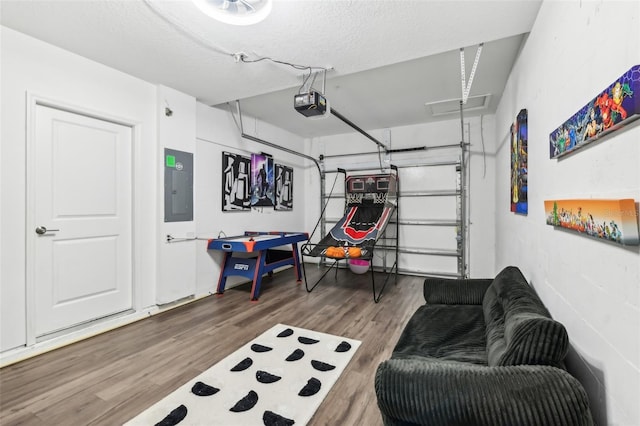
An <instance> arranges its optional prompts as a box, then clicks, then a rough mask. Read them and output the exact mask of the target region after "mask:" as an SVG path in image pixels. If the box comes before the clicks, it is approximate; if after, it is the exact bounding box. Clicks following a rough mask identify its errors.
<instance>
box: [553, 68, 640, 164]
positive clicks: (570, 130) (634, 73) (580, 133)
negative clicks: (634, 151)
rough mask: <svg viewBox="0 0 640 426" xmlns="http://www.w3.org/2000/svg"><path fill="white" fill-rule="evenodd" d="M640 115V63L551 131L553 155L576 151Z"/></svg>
mask: <svg viewBox="0 0 640 426" xmlns="http://www.w3.org/2000/svg"><path fill="white" fill-rule="evenodd" d="M638 118H640V65H635V66H633V67H631V69H629V71H627V72H626V73H624V74H622V75H621V76H620V77H619V78H618V79H616V81H614V82H613V83H611V84H610V85H609V87H607V88H606V89H604V90H603V91H602V92H600V93H599V94H598V95H597V96H596V97H595V98H593V99H592V100H591V101H590V102H589V103H588V104H586V105H585V106H583V107H582V108H580V110H579V111H578V112H576V113H575V114H574V115H573V116H571V117H570V118H569V119H568V120H567V121H565V122H564V123H562V124H561V125H560V127H558V128H557V129H555V130H554V131H553V132H551V134H550V135H549V157H550V158H557V157H560V156H562V155H564V154H568V153H569V152H572V151H575V150H576V149H578V148H581V147H583V146H585V145H587V144H588V143H590V142H593V141H595V140H597V139H600V138H602V137H604V136H606V135H609V134H611V133H613V132H615V131H616V130H618V129H620V128H623V127H625V126H627V125H629V124H630V123H632V122H633V121H635V120H637V119H638Z"/></svg>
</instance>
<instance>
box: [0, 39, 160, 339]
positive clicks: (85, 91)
mask: <svg viewBox="0 0 640 426" xmlns="http://www.w3.org/2000/svg"><path fill="white" fill-rule="evenodd" d="M0 31H1V32H0V35H1V43H2V49H1V51H2V52H1V55H2V57H1V60H2V76H1V91H2V101H1V102H2V130H1V132H2V133H1V135H2V145H1V151H2V158H3V160H5V162H4V163H3V164H2V167H1V174H2V180H1V185H2V187H1V191H0V192H1V195H0V196H1V198H2V204H1V205H2V211H1V216H2V221H1V226H2V228H1V230H0V232H1V235H2V237H1V238H0V244H1V245H2V251H1V252H2V259H1V264H2V271H1V281H0V304H1V306H0V308H1V309H0V327H1V329H0V349H1V350H2V351H6V350H9V349H12V348H16V347H19V346H23V345H25V343H26V319H25V318H26V310H25V306H26V299H25V298H26V295H25V292H26V283H25V280H26V277H25V268H26V264H27V258H26V254H25V250H26V248H25V238H26V237H25V236H26V235H27V232H32V230H31V229H26V226H27V224H26V219H25V218H26V208H27V205H26V189H25V188H26V177H27V170H26V167H25V165H26V155H27V152H26V129H27V113H26V111H27V105H26V102H27V94H28V93H29V94H32V95H36V96H39V97H43V98H47V99H49V100H50V101H52V102H54V103H58V104H64V105H67V106H72V107H77V108H79V109H82V110H86V111H91V112H92V113H95V114H97V115H105V116H109V117H119V118H121V119H122V120H123V121H126V122H129V123H135V130H134V162H135V174H134V182H135V183H134V185H135V187H134V192H135V194H136V199H135V200H134V211H135V217H134V229H135V231H134V232H135V234H134V239H135V241H134V256H135V259H134V262H135V282H136V288H135V304H136V307H137V308H141V307H144V306H149V305H151V304H152V303H154V286H155V278H156V255H155V253H154V251H153V250H151V251H149V250H147V249H146V248H147V247H149V246H151V247H154V246H155V244H156V228H155V226H156V225H155V217H156V209H155V205H156V184H155V183H156V166H155V161H154V159H155V158H156V156H157V154H156V152H157V151H156V145H155V138H156V127H155V126H156V124H155V123H156V121H155V99H156V90H155V87H154V86H153V85H151V84H149V83H146V82H144V81H141V80H139V79H136V78H133V77H131V76H129V75H126V74H123V73H121V72H118V71H115V70H113V69H110V68H107V67H105V66H103V65H101V64H98V63H95V62H92V61H89V60H87V59H85V58H82V57H80V56H77V55H74V54H71V53H69V52H66V51H64V50H61V49H59V48H56V47H53V46H51V45H48V44H46V43H42V42H40V41H38V40H36V39H33V38H31V37H28V36H25V35H23V34H20V33H18V32H15V31H13V30H10V29H7V28H4V27H1V28H0ZM7 160H8V161H7Z"/></svg>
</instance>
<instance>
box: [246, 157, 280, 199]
mask: <svg viewBox="0 0 640 426" xmlns="http://www.w3.org/2000/svg"><path fill="white" fill-rule="evenodd" d="M273 173H274V171H273V158H272V157H270V156H268V155H265V154H251V206H252V207H253V206H255V207H274V206H275V202H274V188H273Z"/></svg>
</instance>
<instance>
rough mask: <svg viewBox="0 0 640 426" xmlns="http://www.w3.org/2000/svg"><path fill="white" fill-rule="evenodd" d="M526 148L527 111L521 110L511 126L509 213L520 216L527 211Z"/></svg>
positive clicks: (527, 144)
mask: <svg viewBox="0 0 640 426" xmlns="http://www.w3.org/2000/svg"><path fill="white" fill-rule="evenodd" d="M528 146H529V138H528V136H527V110H526V109H523V110H520V112H519V113H518V116H517V117H516V121H515V123H513V125H512V126H511V211H512V212H514V213H520V214H527V213H528V211H529V203H528V201H527V200H528V196H527V191H528V189H529V186H528V185H527V176H528V170H529V167H528V164H527V157H528Z"/></svg>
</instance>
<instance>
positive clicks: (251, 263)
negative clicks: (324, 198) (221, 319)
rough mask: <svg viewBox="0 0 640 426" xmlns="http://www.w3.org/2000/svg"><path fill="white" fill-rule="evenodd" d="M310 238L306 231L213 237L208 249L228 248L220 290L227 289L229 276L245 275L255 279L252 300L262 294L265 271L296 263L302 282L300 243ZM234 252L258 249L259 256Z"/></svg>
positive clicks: (296, 270)
mask: <svg viewBox="0 0 640 426" xmlns="http://www.w3.org/2000/svg"><path fill="white" fill-rule="evenodd" d="M308 239H309V234H307V233H306V232H292V233H284V232H245V234H244V235H240V236H235V237H225V238H216V239H211V240H209V242H208V243H207V250H222V251H224V260H223V261H222V267H221V268H220V278H219V279H218V287H217V293H218V294H220V295H222V294H223V293H224V289H225V285H226V282H227V277H230V276H241V277H245V278H248V279H250V280H252V282H253V284H252V287H251V301H254V302H255V301H257V300H258V298H259V297H260V284H261V283H262V276H263V275H264V274H269V275H271V274H273V271H274V270H275V269H277V268H280V267H283V266H288V265H293V268H294V272H295V274H296V279H297V281H298V282H299V281H300V280H301V279H302V277H301V275H300V257H299V255H298V243H299V242H301V241H306V240H308ZM289 244H291V250H290V251H289V250H282V249H279V250H274V249H275V248H276V247H280V246H284V245H289ZM233 253H257V257H250V258H245V257H234V256H233Z"/></svg>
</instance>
